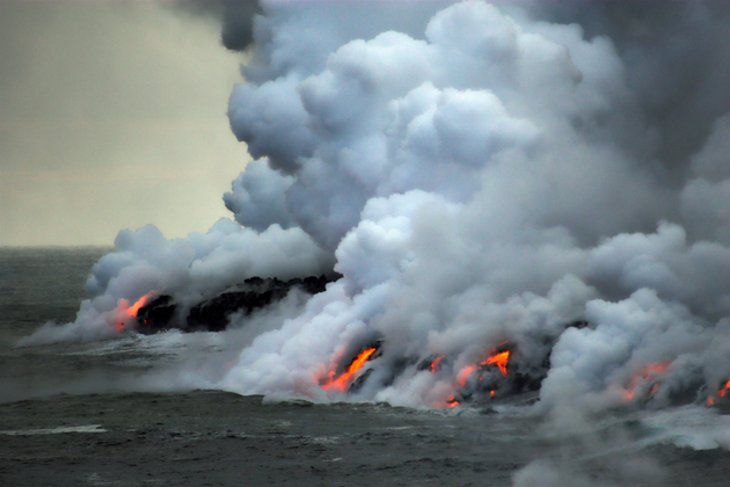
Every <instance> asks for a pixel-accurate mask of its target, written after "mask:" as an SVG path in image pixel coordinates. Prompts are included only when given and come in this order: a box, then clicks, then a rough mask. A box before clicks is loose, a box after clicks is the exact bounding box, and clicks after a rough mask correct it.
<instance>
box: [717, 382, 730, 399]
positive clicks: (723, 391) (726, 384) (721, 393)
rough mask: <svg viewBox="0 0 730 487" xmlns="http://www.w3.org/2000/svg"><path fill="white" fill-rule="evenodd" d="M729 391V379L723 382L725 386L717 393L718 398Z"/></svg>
mask: <svg viewBox="0 0 730 487" xmlns="http://www.w3.org/2000/svg"><path fill="white" fill-rule="evenodd" d="M728 390H730V379H728V380H727V382H725V384H724V385H723V386H722V387H721V388H720V389H719V390H718V391H717V395H718V396H720V397H725V394H727V391H728Z"/></svg>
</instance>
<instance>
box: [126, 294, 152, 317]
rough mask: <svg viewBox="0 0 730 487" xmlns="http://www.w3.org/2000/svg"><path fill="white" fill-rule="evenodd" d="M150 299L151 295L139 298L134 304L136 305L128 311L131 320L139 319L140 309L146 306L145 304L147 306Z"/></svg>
mask: <svg viewBox="0 0 730 487" xmlns="http://www.w3.org/2000/svg"><path fill="white" fill-rule="evenodd" d="M149 299H150V295H149V294H145V295H144V296H142V297H141V298H139V299H138V300H137V301H135V302H134V304H133V305H132V306H130V307H129V309H128V310H127V314H128V315H129V316H130V317H131V318H136V317H137V313H139V309H140V308H141V307H142V306H144V305H145V304H147V301H149Z"/></svg>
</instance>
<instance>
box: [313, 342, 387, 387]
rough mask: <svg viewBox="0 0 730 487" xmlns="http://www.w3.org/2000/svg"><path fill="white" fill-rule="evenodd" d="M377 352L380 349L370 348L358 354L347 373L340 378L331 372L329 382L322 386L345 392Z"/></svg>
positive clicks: (348, 367) (346, 370)
mask: <svg viewBox="0 0 730 487" xmlns="http://www.w3.org/2000/svg"><path fill="white" fill-rule="evenodd" d="M377 351H378V349H377V348H375V347H368V348H366V349H364V350H363V351H362V352H360V353H359V354H357V357H355V359H354V360H353V361H352V362H350V365H348V366H347V368H346V369H345V371H344V372H343V373H341V374H340V375H339V376H338V377H335V372H334V371H331V372H330V373H329V380H328V381H327V382H326V383H324V384H322V389H324V390H329V389H333V388H334V389H336V390H338V391H341V392H344V391H345V390H346V389H347V386H349V385H350V381H351V379H352V377H353V376H354V375H355V373H356V372H357V371H358V370H360V369H361V368H362V366H363V365H365V362H367V361H368V359H369V358H370V357H371V356H372V355H373V354H374V353H375V352H377Z"/></svg>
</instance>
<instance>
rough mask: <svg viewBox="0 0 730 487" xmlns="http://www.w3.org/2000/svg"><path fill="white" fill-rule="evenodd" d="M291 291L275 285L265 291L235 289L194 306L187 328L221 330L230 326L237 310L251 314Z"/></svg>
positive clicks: (282, 297) (192, 329)
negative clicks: (229, 319)
mask: <svg viewBox="0 0 730 487" xmlns="http://www.w3.org/2000/svg"><path fill="white" fill-rule="evenodd" d="M288 292H289V288H287V287H275V288H273V289H268V290H265V291H260V292H259V291H233V292H227V293H223V294H220V295H218V296H216V297H214V298H212V299H209V300H207V301H203V302H202V303H199V304H197V305H195V306H193V307H192V308H190V313H189V314H188V318H187V328H188V329H189V330H191V331H194V330H208V331H221V330H223V329H225V328H226V326H228V318H229V317H230V316H231V315H232V314H234V313H237V312H242V313H244V314H250V313H251V312H253V311H254V310H257V309H261V308H264V307H266V306H268V305H270V304H271V303H273V302H275V301H280V300H282V299H284V297H285V296H286V295H287V293H288Z"/></svg>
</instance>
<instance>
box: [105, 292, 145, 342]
mask: <svg viewBox="0 0 730 487" xmlns="http://www.w3.org/2000/svg"><path fill="white" fill-rule="evenodd" d="M152 294H153V293H152V292H149V293H147V294H145V295H143V296H142V297H141V298H139V299H138V300H137V301H135V302H134V303H133V304H132V305H131V306H130V305H129V301H127V300H126V299H120V300H119V304H117V317H119V318H121V321H118V322H116V323H115V324H114V328H115V329H116V330H117V332H119V333H121V332H123V331H124V330H125V329H126V328H127V324H126V323H125V322H127V320H130V319H133V318H137V314H138V313H139V310H140V309H141V308H142V306H144V305H145V304H147V303H148V302H149V300H150V297H151V296H152ZM145 324H146V323H145Z"/></svg>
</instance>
